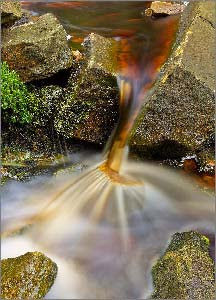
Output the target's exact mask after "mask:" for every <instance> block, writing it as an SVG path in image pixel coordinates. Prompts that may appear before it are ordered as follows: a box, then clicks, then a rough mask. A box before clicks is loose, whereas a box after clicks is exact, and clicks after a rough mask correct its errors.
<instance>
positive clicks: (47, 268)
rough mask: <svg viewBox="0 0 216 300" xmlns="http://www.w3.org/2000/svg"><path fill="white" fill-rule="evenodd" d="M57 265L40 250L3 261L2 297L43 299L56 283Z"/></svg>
mask: <svg viewBox="0 0 216 300" xmlns="http://www.w3.org/2000/svg"><path fill="white" fill-rule="evenodd" d="M56 274H57V265H56V264H55V263H54V262H53V261H52V260H51V259H50V258H48V257H46V256H45V255H43V254H42V253H40V252H27V253H26V254H24V255H21V256H18V257H16V258H7V259H3V260H2V261H1V299H41V298H42V297H44V296H45V295H46V294H47V292H48V291H49V289H50V288H51V286H52V285H53V283H54V280H55V278H56Z"/></svg>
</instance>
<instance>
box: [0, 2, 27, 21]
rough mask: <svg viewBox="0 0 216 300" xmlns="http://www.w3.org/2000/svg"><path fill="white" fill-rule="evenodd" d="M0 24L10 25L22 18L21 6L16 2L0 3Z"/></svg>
mask: <svg viewBox="0 0 216 300" xmlns="http://www.w3.org/2000/svg"><path fill="white" fill-rule="evenodd" d="M0 11H1V24H2V25H6V24H12V23H14V22H15V21H16V20H18V19H20V18H21V17H22V10H21V4H20V2H19V1H18V0H17V1H16V0H8V1H6V0H2V1H1V3H0Z"/></svg>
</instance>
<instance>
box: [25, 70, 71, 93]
mask: <svg viewBox="0 0 216 300" xmlns="http://www.w3.org/2000/svg"><path fill="white" fill-rule="evenodd" d="M70 75H71V68H69V69H66V70H61V71H59V72H58V73H56V74H54V75H52V76H50V77H48V78H45V79H40V80H35V81H31V82H30V83H28V85H33V86H35V87H38V88H40V87H44V86H49V85H58V86H60V87H63V88H64V87H66V86H67V84H68V80H69V78H70Z"/></svg>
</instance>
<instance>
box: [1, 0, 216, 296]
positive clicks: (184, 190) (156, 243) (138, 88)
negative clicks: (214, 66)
mask: <svg viewBox="0 0 216 300" xmlns="http://www.w3.org/2000/svg"><path fill="white" fill-rule="evenodd" d="M26 6H28V8H29V9H31V10H34V11H37V12H42V11H43V12H44V11H54V12H55V13H56V14H57V15H59V16H60V19H62V21H63V23H64V25H65V27H66V29H67V31H68V30H70V28H72V29H73V30H74V32H76V35H78V34H80V36H81V37H82V38H84V37H85V35H86V34H87V33H90V32H93V31H94V32H96V33H98V32H100V34H104V35H105V36H109V37H115V39H116V40H117V41H118V43H119V47H118V49H119V50H118V51H117V52H116V55H117V57H118V62H119V63H118V69H117V70H118V83H119V88H120V94H121V97H120V119H119V123H118V125H117V127H116V130H115V132H114V134H113V135H112V137H111V139H110V141H109V142H108V145H107V147H106V151H105V155H104V157H103V158H102V159H101V161H100V160H98V162H97V163H96V164H94V165H93V166H92V167H90V168H89V169H88V170H86V171H84V172H82V173H81V174H80V175H79V176H75V175H73V176H72V175H70V176H65V177H62V178H60V179H59V178H58V179H51V180H49V181H48V180H47V182H46V183H45V184H44V185H41V182H40V180H39V182H32V183H31V184H29V185H26V186H24V185H21V186H20V185H16V184H15V185H11V186H8V187H7V188H6V189H5V191H4V196H3V203H5V205H3V222H2V227H3V235H4V236H5V239H4V242H3V248H2V249H3V255H4V256H10V255H12V256H14V255H15V253H16V255H17V253H18V252H17V251H18V250H17V249H20V250H19V251H21V253H20V252H19V254H22V253H25V252H27V251H29V250H41V251H43V252H44V253H45V254H47V255H48V256H50V257H53V259H54V260H55V261H56V262H57V264H58V266H59V273H58V277H57V280H56V282H55V284H54V286H53V288H52V289H51V291H50V292H49V293H48V295H47V296H46V298H49V299H63V298H64V299H72V298H73V299H83V298H89V296H90V297H91V298H92V299H119V298H120V299H125V298H127V299H137V298H143V299H146V298H147V297H148V296H149V295H150V293H151V291H152V283H151V267H152V265H153V263H154V262H155V260H156V259H157V258H158V257H159V256H160V255H161V254H162V252H163V250H164V249H165V247H166V245H167V242H168V239H169V238H170V236H171V234H172V233H174V232H177V231H182V230H191V229H205V230H207V231H208V230H209V231H211V230H213V227H212V226H213V225H212V223H213V211H214V205H213V201H212V199H211V197H210V196H208V195H207V194H202V192H201V191H199V190H197V189H196V188H195V187H194V186H193V185H192V184H191V183H190V182H189V179H185V178H183V177H181V176H179V175H178V174H176V173H175V172H174V171H171V170H167V169H165V168H162V167H158V166H154V165H152V164H148V163H136V162H133V161H129V160H128V159H127V147H126V145H127V139H128V136H129V134H130V131H131V129H132V127H133V124H134V122H135V119H136V117H137V115H138V113H139V111H140V109H141V106H142V105H144V104H145V101H146V99H147V94H148V93H149V91H151V88H152V86H153V84H154V81H155V79H156V77H157V75H158V74H159V70H160V67H161V66H162V64H163V63H164V62H165V61H166V59H167V57H168V55H169V52H170V49H171V46H172V43H173V41H174V38H175V32H176V30H177V26H178V21H179V16H172V17H166V18H162V19H151V18H145V17H143V16H142V14H141V11H142V10H143V9H145V8H146V7H147V6H148V3H145V4H144V3H140V2H139V3H138V2H136V3H134V2H133V3H132V2H126V3H124V2H121V3H114V2H112V3H110V2H105V3H98V2H88V3H87V2H82V1H81V2H72V1H71V2H70V3H69V4H68V3H66V2H63V3H47V4H38V3H36V4H31V5H30V4H29V3H27V4H26ZM63 12H64V14H63ZM88 13H89V14H88ZM85 14H86V17H84V15H85ZM107 15H109V18H110V19H109V18H108V17H107ZM67 16H68V17H67ZM78 16H79V17H78ZM96 16H97V18H96ZM105 16H106V18H105ZM107 20H108V21H109V24H108V25H110V27H109V26H107V24H106V22H107ZM111 20H112V21H111ZM114 20H116V21H114ZM132 20H133V21H132ZM79 22H80V23H79ZM78 23H79V26H78V25H77V24H78ZM84 24H86V25H84ZM137 24H138V25H137ZM119 26H121V28H120V27H119ZM83 32H84V33H83ZM73 34H74V35H75V33H73ZM27 225H29V226H27ZM26 226H27V227H26ZM23 228H24V229H23ZM18 229H22V231H21V233H19V234H17V236H16V235H15V236H10V233H11V232H13V233H14V231H15V230H18ZM14 247H16V249H15V251H14V249H13V251H12V248H14Z"/></svg>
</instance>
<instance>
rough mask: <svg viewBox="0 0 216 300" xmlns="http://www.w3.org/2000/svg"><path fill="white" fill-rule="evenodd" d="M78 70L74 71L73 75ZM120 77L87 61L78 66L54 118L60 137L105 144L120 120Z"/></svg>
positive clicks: (75, 66) (76, 65) (75, 65)
mask: <svg viewBox="0 0 216 300" xmlns="http://www.w3.org/2000/svg"><path fill="white" fill-rule="evenodd" d="M73 71H74V72H73ZM118 99H119V90H118V87H117V83H116V78H115V77H114V76H113V75H111V74H109V73H107V72H105V71H103V70H100V69H96V68H90V67H89V66H88V64H87V61H86V62H83V63H75V64H74V69H73V70H72V73H71V77H70V78H69V82H68V86H67V88H66V89H65V93H64V99H63V101H62V102H61V104H60V106H59V109H58V112H57V114H56V116H55V119H54V127H55V130H56V131H57V132H58V134H60V135H62V136H64V137H65V138H78V139H80V140H84V141H87V142H94V143H96V144H104V143H105V142H106V140H107V139H108V137H109V136H110V134H111V132H112V130H113V127H114V125H115V123H116V122H117V120H118Z"/></svg>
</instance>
